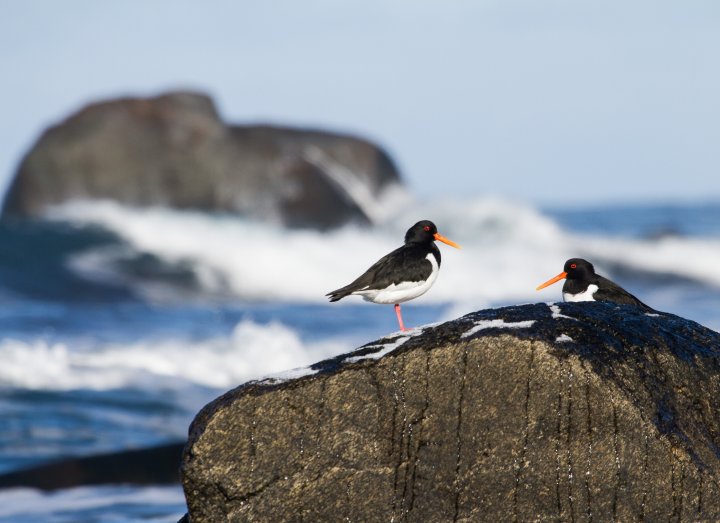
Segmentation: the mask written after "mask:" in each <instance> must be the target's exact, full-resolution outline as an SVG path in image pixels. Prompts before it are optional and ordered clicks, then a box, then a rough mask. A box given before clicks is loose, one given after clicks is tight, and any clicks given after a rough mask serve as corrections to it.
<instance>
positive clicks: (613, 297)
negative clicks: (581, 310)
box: [593, 275, 655, 312]
mask: <svg viewBox="0 0 720 523" xmlns="http://www.w3.org/2000/svg"><path fill="white" fill-rule="evenodd" d="M595 276H596V278H597V283H596V284H597V285H598V287H599V289H598V290H597V291H596V292H595V294H594V295H593V298H595V300H596V301H611V302H615V303H623V304H626V305H636V306H638V307H640V308H641V309H643V310H645V311H647V312H655V309H653V308H652V307H650V306H649V305H646V304H645V303H643V302H641V301H640V300H639V299H637V298H636V297H635V296H633V295H632V294H630V293H629V292H628V291H626V290H625V289H623V288H622V287H620V286H619V285H618V284H617V283H615V282H612V281H610V280H608V279H607V278H604V277H603V276H600V275H595Z"/></svg>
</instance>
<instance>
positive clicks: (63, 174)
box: [3, 93, 399, 228]
mask: <svg viewBox="0 0 720 523" xmlns="http://www.w3.org/2000/svg"><path fill="white" fill-rule="evenodd" d="M397 183H399V175H398V172H397V170H396V168H395V166H394V164H393V162H392V160H391V159H390V157H389V156H388V155H387V153H386V152H385V151H383V150H382V149H380V148H379V147H378V146H376V145H374V144H372V143H370V142H368V141H365V140H362V139H360V138H356V137H352V136H345V135H339V134H333V133H328V132H321V131H309V130H300V129H290V128H282V127H269V126H248V127H240V126H229V125H226V124H225V123H223V122H222V121H221V120H220V118H219V116H218V113H217V111H216V109H215V106H214V104H213V102H212V100H211V99H210V98H208V97H207V96H204V95H200V94H194V93H172V94H167V95H163V96H159V97H157V98H150V99H121V100H114V101H108V102H102V103H96V104H92V105H90V106H88V107H86V108H84V109H82V110H81V111H79V112H78V113H76V114H74V115H72V116H71V117H69V118H68V119H67V120H66V121H64V122H62V123H60V124H59V125H57V126H55V127H51V128H50V129H48V130H47V131H46V132H45V133H44V134H43V135H42V136H41V137H40V139H39V140H38V142H37V143H36V144H35V146H34V147H33V148H32V149H31V150H30V151H29V152H28V154H27V155H26V156H25V158H24V159H23V161H22V163H21V164H20V167H19V169H18V171H17V173H16V175H15V178H14V180H13V182H12V184H11V186H10V189H9V191H8V195H7V197H6V200H5V205H4V209H3V213H4V214H5V215H6V216H7V215H16V216H17V215H20V216H28V215H30V216H32V215H37V214H40V213H42V212H43V210H44V209H45V208H46V207H48V206H50V205H53V204H58V203H63V202H66V201H68V200H73V199H111V200H116V201H118V202H121V203H124V204H128V205H133V206H150V205H157V206H168V207H173V208H178V209H194V210H210V211H219V212H231V213H240V214H243V215H247V216H251V217H254V218H259V219H264V220H273V221H278V222H281V223H283V224H284V225H288V226H293V227H305V226H311V227H320V228H326V227H332V226H337V225H341V224H343V223H345V222H348V221H353V220H354V221H372V220H373V218H374V217H375V216H374V213H376V212H377V204H376V200H377V198H378V197H379V195H380V194H381V193H382V191H383V190H384V189H386V188H388V187H389V186H390V185H393V184H397Z"/></svg>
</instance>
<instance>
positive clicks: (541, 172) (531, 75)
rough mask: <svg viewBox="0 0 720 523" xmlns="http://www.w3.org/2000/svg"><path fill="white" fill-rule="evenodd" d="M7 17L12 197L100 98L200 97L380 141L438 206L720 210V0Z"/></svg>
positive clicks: (34, 1) (22, 7) (216, 5)
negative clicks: (475, 199)
mask: <svg viewBox="0 0 720 523" xmlns="http://www.w3.org/2000/svg"><path fill="white" fill-rule="evenodd" d="M0 5H1V7H0V12H1V13H2V16H0V68H1V70H2V71H3V75H2V76H3V81H2V89H3V92H2V96H0V114H2V118H0V183H7V180H8V179H9V177H10V175H11V174H12V172H13V171H14V169H15V167H16V166H17V163H18V161H19V159H20V156H21V155H22V154H23V152H24V151H26V150H27V148H28V147H30V145H31V144H32V143H33V142H34V140H35V139H36V138H37V136H38V135H39V133H40V132H41V131H42V130H43V129H44V127H45V126H47V125H48V124H51V123H53V122H56V121H58V120H60V119H62V118H63V117H65V116H67V115H68V114H70V113H71V112H72V111H74V110H76V109H78V108H79V107H81V106H82V105H84V104H86V103H88V102H89V101H92V100H98V99H104V98H110V97H115V96H120V95H141V96H142V95H152V94H157V93H160V92H163V91H165V90H169V89H178V88H183V89H188V88H190V89H197V90H201V91H205V92H208V93H209V94H210V95H212V96H213V97H214V99H215V100H216V102H217V104H218V106H219V108H220V111H221V113H222V114H223V117H224V118H225V119H226V120H227V121H230V122H235V123H250V122H274V123H280V124H291V125H301V126H305V125H307V126H313V127H321V128H328V129H331V130H332V129H335V130H339V131H349V132H354V133H358V134H361V135H363V136H366V137H369V138H371V139H374V140H377V141H378V142H380V143H381V144H382V145H384V146H385V147H386V148H387V149H388V150H389V151H390V152H391V154H392V155H393V156H394V158H395V159H396V160H397V162H398V164H399V166H400V168H401V169H402V172H403V174H404V176H405V178H406V180H407V182H408V183H409V185H410V186H411V187H412V189H413V190H414V192H416V193H417V194H419V195H421V196H423V197H428V196H431V195H438V194H441V195H442V194H445V195H449V196H461V195H477V194H496V195H501V196H504V197H508V198H511V199H518V200H523V201H530V202H534V203H541V204H563V205H572V206H575V205H587V204H605V203H613V202H633V201H663V202H667V201H675V200H677V199H682V200H697V199H702V200H708V199H710V200H720V175H719V172H720V153H719V152H718V151H719V145H720V60H719V59H718V52H719V51H720V31H718V27H720V23H719V22H720V4H719V3H717V2H714V1H711V0H705V1H702V0H693V1H692V2H679V1H675V2H667V1H662V0H661V1H636V2H621V1H615V0H612V1H608V2H588V1H579V0H567V1H559V0H558V1H546V2H536V1H534V0H523V1H516V0H493V1H476V2H465V1H460V0H445V1H436V2H435V1H427V0H414V1H413V0H395V1H392V0H389V1H384V2H383V1H375V0H363V1H355V0H349V1H343V2H336V1H331V0H327V1H305V2H302V1H297V0H295V1H292V0H279V1H272V2H229V1H228V2H221V1H208V2H184V1H174V2H170V1H161V0H155V1H138V0H130V1H125V2H107V1H106V2H102V1H93V0H83V1H81V0H64V1H63V2H53V1H49V0H48V1H39V0H29V1H27V0H26V1H23V2H9V1H5V2H2V4H0Z"/></svg>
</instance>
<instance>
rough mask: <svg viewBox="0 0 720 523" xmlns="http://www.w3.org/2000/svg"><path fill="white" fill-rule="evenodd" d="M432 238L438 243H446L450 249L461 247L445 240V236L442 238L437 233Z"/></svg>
mask: <svg viewBox="0 0 720 523" xmlns="http://www.w3.org/2000/svg"><path fill="white" fill-rule="evenodd" d="M433 237H434V238H435V239H436V240H437V241H439V242H443V243H447V244H448V245H449V246H450V247H455V248H456V249H462V247H460V246H459V245H458V244H457V243H455V242H454V241H452V240H448V239H447V238H445V236H442V235H441V234H440V233H439V232H436V233H435V234H434V235H433Z"/></svg>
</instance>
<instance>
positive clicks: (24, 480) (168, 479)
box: [0, 443, 184, 490]
mask: <svg viewBox="0 0 720 523" xmlns="http://www.w3.org/2000/svg"><path fill="white" fill-rule="evenodd" d="M183 446H184V444H183V443H169V444H166V445H160V446H157V447H150V448H145V449H134V450H124V451H120V452H112V453H109V454H98V455H95V456H85V457H82V458H69V459H63V460H60V461H56V462H53V463H47V464H45V465H39V466H37V467H32V468H29V469H25V470H18V471H14V472H9V473H7V474H1V475H0V489H3V488H15V487H31V488H36V489H41V490H55V489H61V488H70V487H77V486H80V485H106V484H133V485H160V484H171V483H177V482H178V481H179V480H180V477H179V473H178V469H179V466H180V456H181V454H182V449H183Z"/></svg>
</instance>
